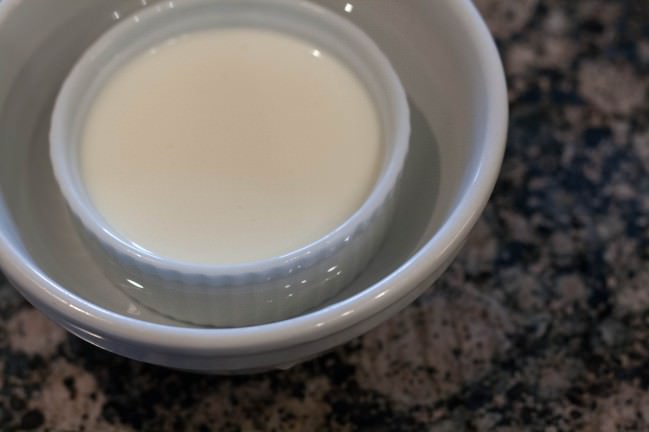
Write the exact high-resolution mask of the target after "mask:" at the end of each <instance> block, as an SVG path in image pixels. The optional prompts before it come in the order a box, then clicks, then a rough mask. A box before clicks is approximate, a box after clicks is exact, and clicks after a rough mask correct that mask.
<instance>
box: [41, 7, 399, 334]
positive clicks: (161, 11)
mask: <svg viewBox="0 0 649 432" xmlns="http://www.w3.org/2000/svg"><path fill="white" fill-rule="evenodd" d="M240 26H247V27H250V26H253V27H257V28H265V29H271V30H276V31H281V32H285V33H287V34H291V35H294V36H298V37H300V38H303V39H305V40H308V41H312V42H314V43H315V44H317V45H318V46H320V47H322V48H323V49H324V50H326V51H328V52H330V53H332V54H334V55H336V56H337V57H338V58H339V59H340V60H341V61H343V62H344V64H346V65H347V66H348V67H349V68H351V69H352V70H353V71H354V72H355V73H356V74H357V75H358V77H359V78H360V79H361V80H362V82H363V83H364V84H365V85H366V87H367V89H368V91H369V92H370V94H371V96H372V97H373V100H374V102H375V104H376V106H377V108H378V112H379V116H380V122H381V127H382V136H383V142H384V144H385V151H384V163H383V166H382V169H381V172H380V175H379V177H378V180H377V182H376V184H375V186H374V188H373V190H372V192H371V193H370V195H369V197H368V198H367V200H366V201H365V202H364V203H363V205H362V206H361V207H360V208H359V209H358V210H357V211H356V212H355V213H354V214H352V215H350V217H349V218H348V219H347V220H346V221H345V222H344V223H343V224H341V225H340V226H338V227H337V228H336V229H335V230H334V231H332V232H330V233H329V234H327V235H325V236H324V237H322V238H321V239H319V240H317V241H315V242H313V243H311V244H309V245H306V246H304V247H303V248H301V249H298V250H295V251H293V252H291V253H289V254H286V255H284V256H278V257H274V258H271V259H267V260H263V261H257V262H251V263H243V264H237V265H199V264H192V263H187V262H178V261H173V260H169V259H166V258H162V257H159V256H156V255H153V254H152V253H150V252H148V251H145V250H143V249H141V248H139V247H137V246H136V245H134V244H133V243H132V242H130V241H129V239H127V238H122V237H120V235H118V234H117V233H116V232H115V231H114V230H113V229H112V228H111V226H110V225H109V224H108V223H107V222H106V221H105V220H104V219H103V217H102V215H101V214H99V213H98V212H97V210H96V209H95V208H94V207H93V205H92V204H91V200H90V198H89V197H88V195H87V192H86V190H85V187H84V184H83V181H82V177H81V175H80V169H79V161H78V148H79V140H80V139H79V137H80V134H81V132H82V128H83V125H84V120H85V117H84V116H85V115H86V114H87V112H88V108H89V106H90V105H91V104H92V103H93V99H94V97H95V96H96V95H97V93H98V91H99V90H100V89H101V88H102V85H103V84H104V83H105V82H106V80H107V79H109V78H110V77H111V75H112V74H113V73H114V72H115V71H116V70H117V69H119V68H120V67H121V66H122V65H124V63H125V62H127V61H128V60H129V59H131V58H133V57H134V56H136V55H137V54H138V53H140V52H142V51H143V50H145V49H147V48H149V47H151V46H152V45H155V44H157V43H159V42H162V41H164V40H166V39H168V38H170V37H173V36H175V35H179V34H182V33H186V32H192V31H199V30H204V29H208V28H222V27H240ZM409 121H410V119H409V109H408V103H407V99H406V95H405V92H404V90H403V88H402V85H401V83H400V81H399V78H398V76H397V74H396V73H395V71H394V70H393V68H392V66H391V65H390V63H389V62H388V60H387V59H386V57H385V56H384V55H383V54H382V52H381V51H380V49H379V48H378V47H377V46H376V45H375V43H374V42H373V41H372V40H371V39H370V38H369V37H368V36H366V35H365V34H364V33H363V32H362V31H360V30H359V29H358V28H356V27H355V26H354V25H353V24H352V23H351V22H350V21H348V20H346V19H344V18H342V17H340V16H338V15H336V14H334V13H332V12H330V11H328V10H326V9H324V8H322V7H319V6H316V5H313V4H311V3H308V2H304V1H287V0H181V1H174V2H168V3H167V2H164V3H159V4H157V5H155V6H151V7H148V8H146V9H143V10H141V11H139V12H138V13H137V14H136V15H133V16H132V17H131V18H130V19H126V20H124V21H123V22H121V23H120V24H118V25H116V26H115V27H113V28H112V29H111V30H109V31H108V32H107V33H105V34H104V35H103V36H102V37H101V38H100V39H99V40H98V41H97V42H96V43H95V44H94V45H92V46H91V47H90V48H89V49H88V50H87V51H86V52H85V54H84V55H83V56H82V58H81V59H80V60H79V61H78V63H77V64H76V65H75V67H74V68H73V69H72V71H71V73H70V74H69V76H68V78H67V79H66V81H65V83H64V85H63V87H62V89H61V91H60V93H59V96H58V98H57V100H56V103H55V107H54V111H53V115H52V123H51V130H50V156H51V161H52V165H53V169H54V174H55V177H56V181H57V183H58V185H59V188H60V190H61V192H62V194H63V196H64V198H65V200H66V202H67V204H68V206H69V208H70V210H71V213H72V214H73V216H74V219H75V220H76V222H77V223H78V226H79V227H80V229H81V231H82V233H83V234H84V237H85V238H86V239H87V243H88V244H89V246H90V248H91V249H92V250H93V251H95V253H96V255H97V256H98V257H99V258H100V259H101V261H102V262H105V263H106V266H105V267H106V271H107V272H108V274H109V275H110V276H111V278H112V279H113V280H114V281H115V283H117V284H118V285H119V286H120V287H121V288H122V289H123V290H125V291H126V292H127V293H128V294H129V295H131V296H132V297H133V298H135V299H137V300H138V301H139V302H141V303H142V304H144V305H146V306H148V307H150V308H152V309H155V310H157V311H159V312H161V313H163V314H166V315H168V316H171V317H173V318H176V319H179V320H182V321H186V322H191V323H194V324H199V325H209V326H222V327H235V326H246V325H254V324H261V323H267V322H272V321H277V320H282V319H285V318H289V317H292V316H296V315H299V314H300V313H302V312H305V311H306V310H308V309H310V308H312V307H315V306H317V305H318V304H320V303H321V302H322V301H324V300H326V299H327V298H330V297H331V296H333V295H334V294H336V292H337V291H338V290H339V289H340V288H342V287H343V286H344V285H345V284H347V283H349V282H350V281H351V280H352V279H353V278H354V277H355V276H356V275H357V274H358V273H359V271H360V270H362V269H363V268H364V266H365V265H366V264H367V263H368V262H369V260H370V259H371V257H372V255H373V253H374V252H375V251H376V249H377V247H378V245H379V244H380V243H381V241H382V239H383V236H384V233H385V231H386V228H387V226H388V225H389V222H390V220H391V217H392V213H393V209H394V204H395V193H396V191H397V187H398V183H399V179H400V177H401V174H402V170H403V166H404V161H405V157H406V154H407V152H408V140H409V135H410V123H409Z"/></svg>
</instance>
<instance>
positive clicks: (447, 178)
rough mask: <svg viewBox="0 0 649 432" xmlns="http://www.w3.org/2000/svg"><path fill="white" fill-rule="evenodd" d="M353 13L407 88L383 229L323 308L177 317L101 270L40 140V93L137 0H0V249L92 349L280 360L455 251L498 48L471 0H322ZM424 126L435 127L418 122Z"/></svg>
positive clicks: (498, 112)
mask: <svg viewBox="0 0 649 432" xmlns="http://www.w3.org/2000/svg"><path fill="white" fill-rule="evenodd" d="M322 3H323V4H324V5H325V6H327V7H329V8H331V9H332V10H334V11H337V12H338V13H340V14H346V15H347V16H348V17H349V18H350V19H352V20H353V21H354V22H355V23H356V24H358V25H359V26H360V27H361V28H363V29H364V30H365V31H366V32H367V33H368V34H369V35H370V36H371V37H372V38H373V39H374V40H375V42H377V44H378V45H379V46H380V47H381V49H382V50H383V52H384V53H386V55H387V56H388V57H389V58H390V60H391V62H392V64H393V65H394V67H395V69H396V70H397V72H398V73H399V75H400V77H401V81H402V82H403V84H404V87H405V88H406V91H407V92H408V94H409V95H410V98H411V100H410V102H411V112H412V129H413V131H412V140H411V154H410V155H409V157H408V160H407V163H406V171H405V176H404V179H403V194H402V196H401V197H400V200H399V202H398V204H397V210H396V214H395V220H394V223H393V226H392V228H391V229H390V231H389V233H388V237H387V241H386V243H385V244H384V246H383V247H382V249H381V250H380V251H379V252H378V254H377V256H376V258H375V259H374V260H373V261H372V263H371V264H370V266H369V267H368V268H367V270H366V271H364V272H363V273H362V274H361V275H360V277H359V278H358V279H357V280H356V281H355V282H353V283H352V284H351V285H350V286H348V287H347V288H345V289H344V290H343V291H342V292H341V293H339V294H338V295H337V296H336V298H335V299H333V300H331V301H330V302H329V304H328V305H327V306H325V307H321V308H319V309H317V310H315V311H312V312H311V313H308V314H304V315H302V316H300V317H297V318H293V319H290V320H286V321H281V322H277V323H272V324H267V325H262V326H254V327H247V328H234V329H207V328H200V327H195V326H186V325H183V324H181V323H178V322H175V321H173V320H169V319H167V318H164V317H162V316H161V315H159V314H156V313H154V312H152V311H149V310H146V309H142V308H139V307H138V306H137V305H135V304H134V303H132V302H130V301H129V299H128V297H127V296H126V295H124V294H123V293H122V292H121V291H120V290H118V289H116V288H114V287H113V285H112V284H111V283H110V282H109V281H107V280H106V278H105V277H104V276H103V275H102V273H101V271H99V269H98V268H97V266H96V264H94V262H93V261H92V260H91V259H90V258H89V255H88V253H87V251H86V250H85V249H84V247H83V246H82V244H81V242H80V241H79V239H78V237H77V236H76V233H75V232H74V230H73V229H72V227H71V224H70V221H69V219H68V216H67V213H66V210H65V205H64V203H63V200H62V198H61V196H60V195H59V194H58V192H57V191H56V185H55V184H54V181H53V177H52V173H51V168H50V167H49V162H48V155H47V134H48V127H49V124H48V123H49V116H50V113H51V107H52V103H53V100H54V98H55V96H56V93H57V91H58V88H59V86H60V84H61V82H62V81H63V79H64V77H65V76H66V74H67V72H68V71H69V69H70V68H71V66H72V65H73V64H74V62H75V61H76V60H77V58H78V56H79V55H80V54H81V53H82V52H83V50H84V49H85V48H87V46H89V45H90V43H91V42H92V41H93V40H94V39H95V38H96V37H97V36H98V35H99V34H101V33H102V31H104V30H105V29H106V28H107V27H109V26H110V25H111V23H112V20H114V19H116V18H115V17H121V16H123V15H126V14H128V13H130V12H132V11H133V10H135V9H137V8H139V7H141V4H142V2H140V1H135V0H110V1H109V0H94V1H84V2H83V3H79V2H78V0H57V1H56V2H31V1H29V0H23V1H21V0H4V1H3V2H2V3H0V57H1V58H3V73H2V74H0V190H1V191H2V196H1V197H0V264H1V265H2V267H3V269H4V271H5V274H6V275H7V276H8V277H9V278H10V280H11V281H12V282H13V283H14V284H15V285H16V286H17V287H18V288H19V290H20V291H21V293H22V294H23V295H24V296H25V297H26V298H27V299H28V300H29V301H30V302H32V303H33V304H34V305H35V306H36V307H38V308H39V309H40V310H42V311H43V312H44V313H45V314H47V315H48V316H49V317H50V318H51V319H53V320H54V321H56V322H58V323H59V324H60V325H62V326H63V327H65V328H66V329H68V330H69V331H71V332H72V333H74V334H76V335H77V336H79V337H81V338H83V339H85V340H87V341H88V342H90V343H93V344H95V345H97V346H100V347H102V348H105V349H108V350H110V351H113V352H115V353H118V354H121V355H124V356H127V357H130V358H134V359H138V360H141V361H146V362H150V363H156V364H160V365H165V366H169V367H175V368H182V369H191V370H197V371H205V372H219V373H229V372H243V371H253V370H260V369H268V368H272V367H284V366H288V365H291V364H293V363H295V362H298V361H301V360H304V359H307V358H310V357H312V356H314V355H316V354H318V353H320V352H323V351H325V350H328V349H330V348H332V347H334V346H336V345H338V344H341V343H343V342H345V341H348V340H349V339H351V338H353V337H355V336H358V335H360V334H361V333H363V332H365V331H367V330H368V329H370V328H372V327H374V326H376V325H377V324H378V323H380V322H381V321H383V320H385V319H387V318H388V317H389V316H391V315H392V314H394V313H395V312H397V311H398V310H400V309H401V308H403V307H404V306H406V305H407V304H408V303H410V302H411V301H412V300H414V299H415V298H416V297H417V296H418V295H419V294H420V293H421V292H422V291H423V290H425V289H427V288H428V287H429V286H430V284H431V283H432V282H433V281H434V280H435V279H436V278H437V277H438V276H439V275H440V274H441V272H442V271H443V270H444V269H445V268H446V266H447V265H448V264H449V263H450V261H451V260H452V259H453V257H454V256H455V255H456V254H457V252H458V251H459V249H460V247H461V245H462V242H463V240H464V239H465V237H466V235H467V234H468V233H469V231H470V229H471V227H472V226H473V224H474V223H475V221H476V220H477V218H478V216H479V215H480V212H481V211H482V209H483V208H484V205H485V204H486V202H487V199H488V197H489V195H490V192H491V190H492V187H493V185H494V183H495V181H496V178H497V175H498V171H499V168H500V163H501V160H502V156H503V151H504V141H505V135H506V123H507V97H506V89H505V81H504V75H503V70H502V66H501V64H500V60H499V58H498V53H497V50H496V48H495V46H494V43H493V41H492V39H491V37H490V35H489V33H488V30H487V28H486V26H485V25H484V23H483V22H482V20H481V18H480V16H479V15H478V12H477V11H476V9H475V7H474V6H473V5H472V3H471V2H470V1H469V0H441V1H430V0H411V1H408V2H396V1H393V0H372V1H371V2H369V1H363V2H356V1H351V2H348V1H329V0H327V1H324V0H323V1H322ZM431 131H434V136H435V139H433V135H432V132H431Z"/></svg>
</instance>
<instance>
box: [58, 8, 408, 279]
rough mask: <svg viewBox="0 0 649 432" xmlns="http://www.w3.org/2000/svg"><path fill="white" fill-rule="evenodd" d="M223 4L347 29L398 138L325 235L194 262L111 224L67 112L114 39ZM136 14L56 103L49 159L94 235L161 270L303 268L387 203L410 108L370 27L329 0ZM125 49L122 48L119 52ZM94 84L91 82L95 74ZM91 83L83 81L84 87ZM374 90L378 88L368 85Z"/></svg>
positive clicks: (404, 146)
mask: <svg viewBox="0 0 649 432" xmlns="http://www.w3.org/2000/svg"><path fill="white" fill-rule="evenodd" d="M223 5H226V6H227V5H230V6H231V7H232V6H235V7H239V8H242V10H244V11H245V10H246V8H247V7H250V6H252V7H255V6H258V5H262V6H263V7H270V8H286V9H289V10H293V11H295V12H297V13H300V14H303V15H304V16H307V17H312V18H313V20H314V21H315V20H317V21H318V22H319V23H322V25H323V26H326V27H327V28H330V29H334V30H335V31H336V32H337V34H342V35H344V37H345V40H347V41H349V43H353V44H356V45H357V46H358V47H359V50H362V52H364V53H365V57H366V58H367V59H368V60H367V61H365V63H367V65H368V68H371V69H372V71H373V73H374V74H375V77H376V78H377V79H378V81H379V82H380V87H381V92H382V93H383V97H384V98H385V99H386V100H387V101H389V105H388V108H387V109H386V110H385V111H386V112H388V113H389V114H390V117H392V122H391V126H392V127H391V128H390V129H387V134H385V135H384V137H385V138H384V141H385V142H388V143H390V144H391V145H390V146H388V149H387V150H388V151H386V152H385V153H384V157H383V163H382V166H381V170H380V173H379V176H378V178H377V180H376V181H375V182H374V185H373V187H372V189H371V191H370V193H369V195H368V196H367V197H366V198H365V200H364V201H363V202H362V204H361V205H360V207H359V208H357V209H356V210H355V211H354V212H353V213H352V214H351V215H349V216H348V217H347V218H346V219H345V220H344V221H343V222H342V223H340V224H339V225H337V226H336V227H335V228H334V229H333V230H331V231H329V232H327V233H326V234H324V235H323V236H321V237H319V238H318V239H316V240H314V241H312V242H310V243H308V244H306V245H304V246H301V247H299V248H297V249H294V250H292V251H289V252H287V253H285V254H282V255H278V256H273V257H269V258H265V259H260V260H255V261H250V262H241V263H231V264H204V263H192V262H188V261H181V260H176V259H172V258H168V257H164V256H160V255H157V254H156V253H155V252H153V251H149V250H147V249H146V248H144V247H142V246H140V245H137V244H136V243H135V242H132V241H129V239H128V238H125V237H124V236H121V235H120V234H119V233H118V232H117V231H116V230H115V229H114V228H112V227H111V226H110V224H109V222H108V221H106V220H105V219H104V218H103V217H102V215H101V214H100V212H99V210H97V209H96V208H95V207H94V206H93V205H92V202H91V198H90V197H89V196H88V194H87V193H85V192H84V187H83V186H82V185H81V184H79V181H78V177H80V176H75V175H74V174H73V173H74V172H76V171H78V170H77V168H75V167H73V163H72V162H71V161H70V158H69V156H68V148H69V141H70V131H69V130H68V128H66V127H65V124H69V123H70V121H67V120H66V119H67V118H68V116H71V117H72V118H74V117H76V116H77V115H78V111H79V107H81V106H83V105H82V104H79V103H77V102H78V100H79V98H78V97H75V94H78V91H75V90H74V88H75V86H77V85H78V82H79V80H86V79H87V78H88V76H89V74H90V69H89V68H90V67H91V65H92V64H93V63H94V62H95V61H96V59H97V58H98V57H99V56H100V55H102V54H105V53H107V52H108V53H111V52H112V53H113V54H115V43H114V40H115V39H116V38H118V37H120V36H121V37H124V36H127V35H133V36H134V38H136V39H138V40H139V39H141V38H142V37H143V36H145V35H144V34H142V33H141V32H138V29H140V28H141V27H142V25H143V24H144V23H146V22H151V21H153V22H154V23H155V20H156V19H158V20H159V19H161V17H164V16H165V15H167V16H169V14H180V13H182V11H183V10H184V11H188V10H189V11H191V10H192V8H196V7H203V8H215V9H217V10H218V8H220V7H223ZM133 16H137V18H138V19H137V20H134V19H128V18H129V17H126V18H125V19H124V20H123V21H122V22H120V23H118V24H116V25H114V26H113V27H112V28H110V29H109V30H108V31H107V32H105V33H104V34H103V35H101V36H100V38H99V39H98V40H97V41H95V42H94V43H93V44H92V45H90V47H89V48H87V49H86V51H85V52H84V53H83V54H82V56H81V57H80V59H79V60H78V61H77V62H76V64H75V65H74V67H73V68H72V70H71V71H70V73H69V74H68V77H67V78H66V79H65V81H64V83H63V86H62V88H61V90H60V92H59V94H58V96H57V98H56V101H55V104H54V108H53V113H52V123H51V129H50V152H51V153H50V160H51V161H52V168H53V171H54V176H55V179H56V182H57V183H58V185H59V189H60V190H61V192H62V195H63V197H64V199H65V201H66V203H67V205H68V207H69V208H70V209H71V210H72V212H73V213H74V214H75V215H76V217H77V218H78V219H79V220H80V221H81V225H82V226H83V227H84V229H86V230H88V231H90V232H91V233H92V235H93V237H94V238H95V239H98V240H99V242H100V243H102V244H103V245H104V246H108V247H109V248H110V249H112V250H113V251H115V252H117V253H118V254H121V255H126V256H128V257H129V258H130V259H131V260H133V261H135V262H137V263H138V264H139V265H145V266H150V267H151V268H153V269H155V271H162V272H167V273H168V272H174V273H175V272H178V273H181V274H183V275H200V276H201V277H208V278H219V277H223V276H228V277H239V276H248V275H250V274H268V273H273V272H275V271H276V270H277V269H280V268H286V267H295V266H298V268H300V267H299V266H304V267H310V266H312V265H314V264H317V263H318V262H319V261H318V260H317V257H321V256H322V255H323V254H324V255H326V256H328V255H331V252H327V251H330V250H332V248H334V249H337V248H339V247H341V245H344V244H347V243H350V242H353V241H354V237H355V234H356V233H357V232H358V231H359V227H362V226H363V225H364V224H366V223H368V221H372V220H373V218H374V215H375V214H376V212H377V211H380V210H381V208H382V207H383V205H384V203H385V202H386V201H387V200H388V199H389V196H390V195H391V194H392V192H393V191H394V190H395V188H396V185H397V183H398V180H399V176H400V174H401V172H402V170H403V166H404V164H405V159H406V156H407V153H408V148H409V137H410V112H409V106H408V101H407V97H406V92H405V90H404V88H403V85H402V84H401V81H400V79H399V77H398V75H397V73H396V71H395V70H394V68H393V67H392V65H391V63H390V62H389V60H388V59H387V57H386V56H385V54H383V52H382V51H381V49H380V48H379V47H378V46H377V45H376V43H375V42H374V41H373V40H372V39H371V38H370V37H369V36H368V35H366V34H365V32H363V31H362V30H361V29H360V28H358V27H357V26H355V25H354V24H353V23H351V22H350V21H349V20H347V19H345V18H344V17H341V16H339V15H337V14H335V13H334V12H332V11H330V10H328V9H326V8H324V7H322V6H319V5H316V4H313V3H310V2H307V1H303V0H299V1H295V0H220V1H217V2H214V1H211V0H183V1H182V3H176V4H175V5H174V6H173V7H172V6H171V4H167V3H164V4H162V7H161V6H160V5H159V4H152V5H149V6H147V7H145V8H143V9H140V10H139V11H138V12H136V13H134V14H133ZM190 20H191V19H190ZM190 20H189V21H188V22H190ZM121 52H122V51H121V50H120V51H119V52H118V53H117V55H119V53H121ZM90 85H92V78H91V81H90ZM87 87H88V86H86V85H84V86H82V87H81V88H82V89H83V88H87ZM366 87H367V86H366ZM77 90H78V89H77ZM368 92H369V93H372V92H370V91H369V90H368ZM378 111H379V112H377V114H378V115H379V116H380V111H381V110H380V109H379V110H378ZM384 132H386V130H384Z"/></svg>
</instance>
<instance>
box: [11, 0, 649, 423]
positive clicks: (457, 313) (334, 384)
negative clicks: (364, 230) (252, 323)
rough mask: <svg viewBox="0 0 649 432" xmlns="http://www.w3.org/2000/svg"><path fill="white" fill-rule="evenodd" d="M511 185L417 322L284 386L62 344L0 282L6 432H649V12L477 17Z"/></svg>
mask: <svg viewBox="0 0 649 432" xmlns="http://www.w3.org/2000/svg"><path fill="white" fill-rule="evenodd" d="M476 3H477V4H478V6H479V8H480V9H481V11H482V12H483V14H484V16H485V17H486V19H487V21H488V23H489V25H490V27H491V29H492V31H493V33H494V35H495V37H496V38H497V41H498V45H499V48H500V49H501V53H502V55H503V60H504V63H505V65H506V69H507V74H508V81H509V86H510V92H509V96H510V102H511V126H510V134H509V148H508V151H507V155H506V159H505V162H504V166H503V170H502V175H501V177H500V180H499V182H498V185H497V187H496V190H495V192H494V195H493V197H492V199H491V202H490V204H489V206H488V208H487V209H486V211H485V213H484V215H483V217H482V219H481V221H480V222H479V223H478V225H477V226H476V228H475V230H474V232H473V234H472V236H471V238H470V241H469V242H468V244H467V246H466V248H465V250H464V252H463V253H462V254H461V256H460V257H459V258H458V260H457V261H456V262H455V263H454V264H453V265H452V267H451V268H450V269H449V270H448V272H447V273H446V274H445V275H444V277H443V278H442V279H441V280H440V281H439V282H438V283H437V284H436V285H435V287H434V288H431V289H430V290H429V291H428V292H427V293H426V294H425V295H424V296H423V297H421V298H420V299H419V300H418V301H417V302H416V303H415V304H413V305H411V306H410V307H409V308H407V309H406V310H404V311H403V312H402V313H400V314H399V315H397V316H395V317H394V318H393V319H391V320H389V321H388V322H386V323H384V324H383V325H381V326H380V327H379V328H377V329H375V330H373V331H371V332H370V333H368V334H367V335H365V336H364V337H362V338H359V339H357V340H355V341H353V342H351V343H349V344H347V345H345V346H343V347H341V348H340V349H338V350H336V351H335V352H333V353H331V354H328V355H326V356H324V357H321V358H318V359H316V360H313V361H311V362H308V363H306V364H303V365H300V366H298V367H296V368H294V369H292V370H289V371H285V372H272V373H266V374H261V375H255V376H247V377H246V376H242V377H234V378H223V377H204V376H197V375H190V374H183V373H178V372H174V371H170V370H167V369H163V368H158V367H154V366H149V365H145V364H141V363H137V362H133V361H129V360H125V359H123V358H120V357H117V356H115V355H112V354H110V353H107V352H104V351H101V350H99V349H96V348H94V347H92V346H90V345H88V344H86V343H84V342H81V341H79V340H77V339H76V338H74V337H71V336H68V335H66V334H65V332H63V331H62V330H61V329H59V328H58V327H57V326H55V325H53V324H52V323H50V322H49V321H47V320H46V319H45V318H44V317H43V316H42V315H41V314H40V313H39V312H37V311H35V310H33V309H32V308H31V307H30V306H28V305H27V304H26V303H25V302H24V301H23V300H21V298H20V297H19V295H18V294H17V293H16V292H15V291H14V290H13V289H12V288H11V287H9V286H8V284H7V283H6V281H4V279H3V278H2V279H0V280H1V281H2V282H1V288H0V316H1V317H2V323H1V324H0V369H1V370H2V374H0V430H30V429H37V430H53V431H77V430H87V431H112V430H120V431H121V430H127V431H128V430H145V431H146V430H151V431H160V430H178V431H183V430H192V431H193V430H196V431H208V430H224V431H238V430H243V431H248V430H277V431H321V430H322V431H325V430H341V431H354V430H378V431H388V430H389V431H392V430H398V431H439V432H451V431H460V432H462V431H501V432H510V431H544V432H557V431H581V432H595V431H603V432H609V431H649V175H648V173H649V97H648V87H649V1H647V0H628V1H622V0H545V1H543V0H476Z"/></svg>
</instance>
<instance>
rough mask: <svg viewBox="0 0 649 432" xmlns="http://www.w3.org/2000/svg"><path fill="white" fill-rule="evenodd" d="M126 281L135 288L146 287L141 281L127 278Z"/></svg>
mask: <svg viewBox="0 0 649 432" xmlns="http://www.w3.org/2000/svg"><path fill="white" fill-rule="evenodd" d="M126 282H128V283H129V284H131V285H133V286H134V287H135V288H139V289H144V286H143V285H142V284H141V283H138V282H135V281H134V280H131V279H126Z"/></svg>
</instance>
